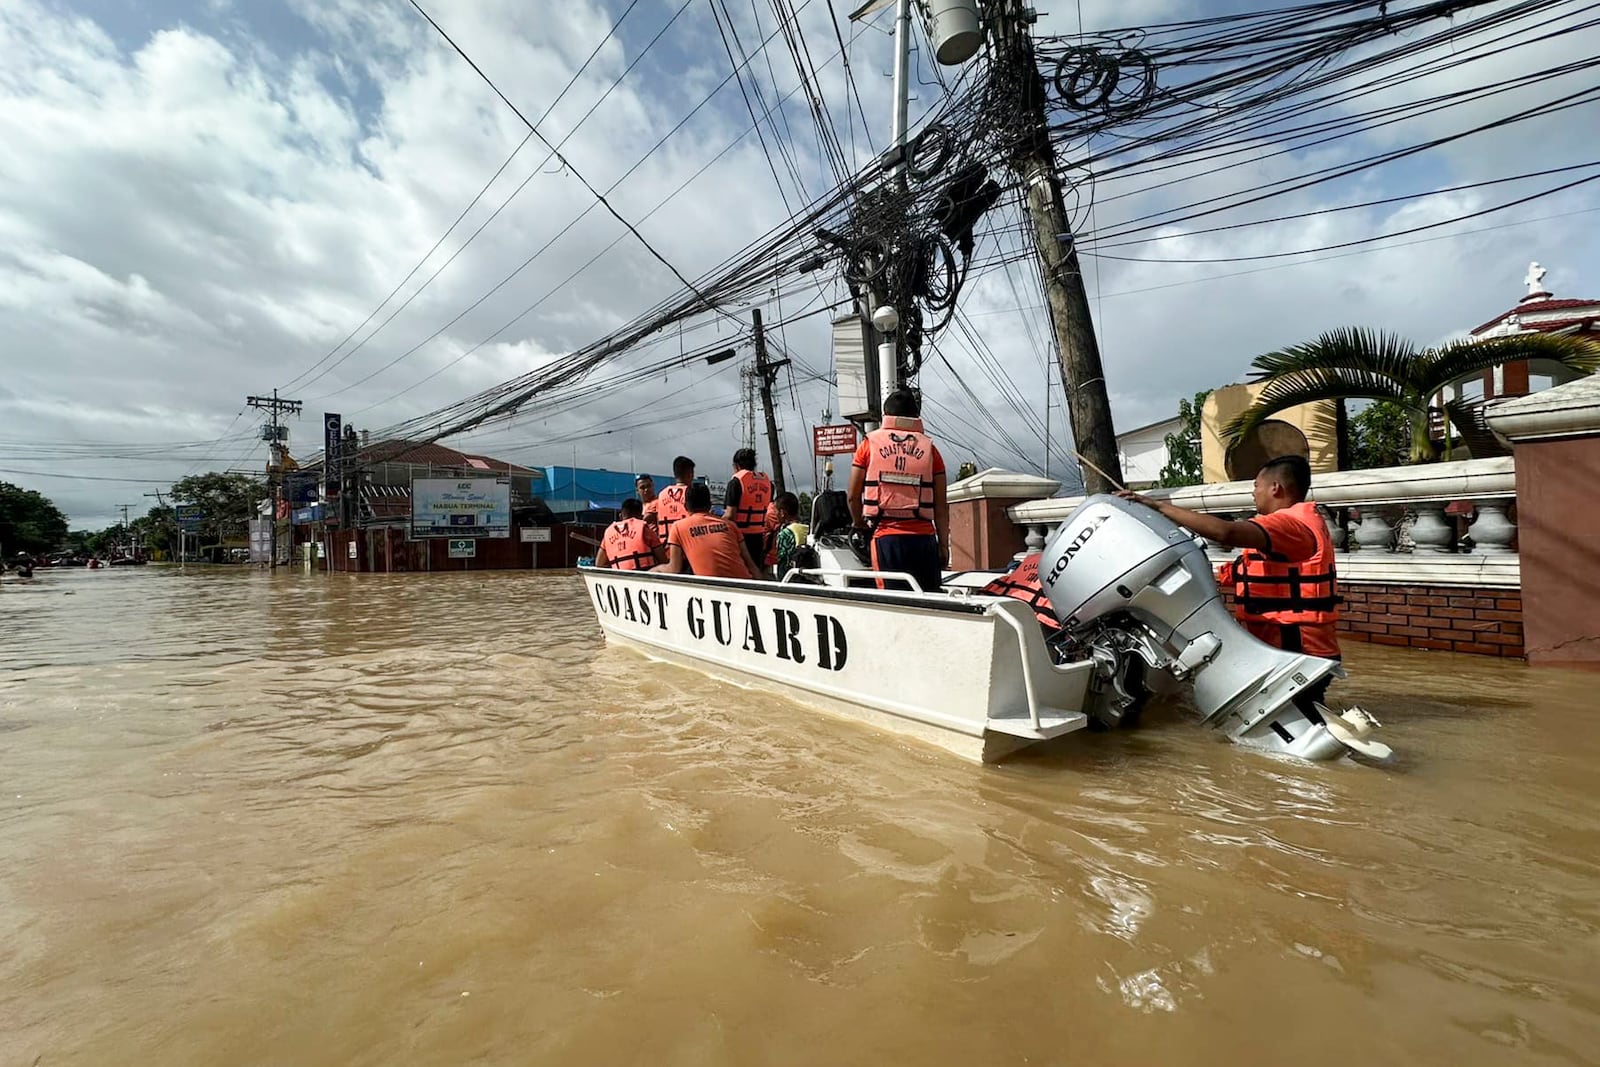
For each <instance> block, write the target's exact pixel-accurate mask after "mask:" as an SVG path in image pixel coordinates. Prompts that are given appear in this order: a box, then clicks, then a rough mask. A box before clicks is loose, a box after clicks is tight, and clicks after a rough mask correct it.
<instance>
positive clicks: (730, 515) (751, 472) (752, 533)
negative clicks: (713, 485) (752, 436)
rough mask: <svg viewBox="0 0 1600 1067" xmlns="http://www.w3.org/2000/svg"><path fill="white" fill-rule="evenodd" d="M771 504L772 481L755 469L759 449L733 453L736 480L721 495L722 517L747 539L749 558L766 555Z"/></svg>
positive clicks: (745, 541) (745, 449) (760, 557)
mask: <svg viewBox="0 0 1600 1067" xmlns="http://www.w3.org/2000/svg"><path fill="white" fill-rule="evenodd" d="M770 503H772V479H771V478H768V477H767V476H766V475H765V474H762V473H761V472H760V471H758V470H756V450H755V449H753V448H741V449H739V450H738V451H737V452H735V453H734V454H733V477H732V478H729V479H728V488H727V489H726V490H724V491H723V494H722V517H723V518H725V519H727V520H729V521H730V522H732V523H733V525H734V526H735V527H736V528H737V529H738V531H739V536H740V537H743V538H744V547H745V548H746V549H748V550H749V552H750V558H751V559H753V560H756V561H758V562H759V561H761V560H763V559H764V558H765V556H766V545H765V544H764V541H765V539H766V529H765V527H766V521H767V505H768V504H770Z"/></svg>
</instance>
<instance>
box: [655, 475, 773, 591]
mask: <svg viewBox="0 0 1600 1067" xmlns="http://www.w3.org/2000/svg"><path fill="white" fill-rule="evenodd" d="M685 501H686V503H687V504H688V507H689V514H688V515H687V516H686V517H684V518H682V519H679V520H678V521H677V522H675V523H673V524H672V532H671V533H670V534H668V535H667V553H668V559H667V562H666V565H665V566H663V567H662V568H661V570H663V571H665V572H666V573H668V574H682V573H683V572H684V571H685V570H686V569H688V568H689V567H692V568H694V574H696V575H698V576H699V577H701V578H759V577H761V572H760V571H759V570H758V569H757V568H756V561H755V560H754V559H751V558H750V550H749V549H747V548H745V547H744V538H742V537H740V536H739V531H738V530H736V529H735V528H734V525H733V523H731V522H728V521H727V520H726V519H719V518H717V517H716V516H715V515H713V514H711V489H710V487H708V486H707V485H706V484H705V483H704V482H696V483H694V484H693V485H690V486H689V488H688V492H687V493H686V494H685Z"/></svg>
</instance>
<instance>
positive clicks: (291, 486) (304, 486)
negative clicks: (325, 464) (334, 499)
mask: <svg viewBox="0 0 1600 1067" xmlns="http://www.w3.org/2000/svg"><path fill="white" fill-rule="evenodd" d="M283 495H284V497H285V498H286V499H287V500H288V501H289V506H290V507H291V508H308V507H310V506H311V505H312V504H315V503H316V502H317V472H316V471H289V472H288V473H287V474H285V475H284V476H283Z"/></svg>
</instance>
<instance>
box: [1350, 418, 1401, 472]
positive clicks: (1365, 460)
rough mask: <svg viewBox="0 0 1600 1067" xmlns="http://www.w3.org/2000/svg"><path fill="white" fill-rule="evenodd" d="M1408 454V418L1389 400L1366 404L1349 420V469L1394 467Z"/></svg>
mask: <svg viewBox="0 0 1600 1067" xmlns="http://www.w3.org/2000/svg"><path fill="white" fill-rule="evenodd" d="M1410 451H1411V416H1410V415H1409V414H1407V413H1406V409H1405V408H1403V407H1401V406H1400V405H1399V404H1396V403H1394V402H1393V401H1391V400H1379V401H1377V402H1376V403H1372V404H1368V405H1367V407H1366V409H1365V410H1363V411H1362V412H1361V413H1360V414H1358V415H1355V416H1354V417H1352V418H1351V419H1350V469H1351V470H1358V471H1359V470H1372V469H1373V468H1375V467H1397V466H1399V465H1400V464H1402V463H1404V462H1405V461H1406V457H1407V455H1409V453H1410Z"/></svg>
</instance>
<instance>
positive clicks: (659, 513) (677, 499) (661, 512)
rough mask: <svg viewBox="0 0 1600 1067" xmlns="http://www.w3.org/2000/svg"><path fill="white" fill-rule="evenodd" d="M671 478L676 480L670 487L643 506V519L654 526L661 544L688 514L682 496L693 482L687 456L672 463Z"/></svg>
mask: <svg viewBox="0 0 1600 1067" xmlns="http://www.w3.org/2000/svg"><path fill="white" fill-rule="evenodd" d="M672 476H673V477H674V478H676V479H677V481H675V482H673V483H672V484H671V485H669V486H667V487H666V488H665V489H663V490H661V492H660V493H659V494H658V495H657V496H656V498H655V499H654V500H652V501H650V502H649V503H647V504H646V505H645V509H644V517H645V518H646V519H651V520H653V521H654V522H655V524H656V536H658V537H660V538H661V543H662V544H666V543H667V534H668V533H670V532H671V530H672V524H673V523H675V522H677V521H678V520H679V519H681V518H683V517H684V516H685V515H687V514H689V509H688V507H687V506H686V505H685V503H684V494H685V493H687V492H688V491H689V485H690V483H691V482H693V481H694V460H692V459H690V458H689V457H688V456H679V457H678V458H677V459H675V460H673V461H672Z"/></svg>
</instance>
